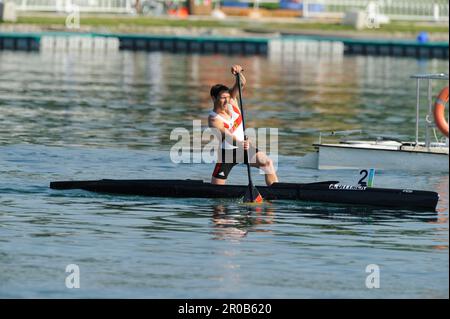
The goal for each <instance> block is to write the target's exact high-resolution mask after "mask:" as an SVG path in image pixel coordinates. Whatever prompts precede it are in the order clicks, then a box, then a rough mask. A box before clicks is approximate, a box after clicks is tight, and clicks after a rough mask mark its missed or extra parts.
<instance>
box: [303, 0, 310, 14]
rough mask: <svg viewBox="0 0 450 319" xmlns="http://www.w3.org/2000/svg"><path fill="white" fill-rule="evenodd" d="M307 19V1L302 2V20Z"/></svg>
mask: <svg viewBox="0 0 450 319" xmlns="http://www.w3.org/2000/svg"><path fill="white" fill-rule="evenodd" d="M308 17H309V12H308V1H307V0H304V1H303V18H308Z"/></svg>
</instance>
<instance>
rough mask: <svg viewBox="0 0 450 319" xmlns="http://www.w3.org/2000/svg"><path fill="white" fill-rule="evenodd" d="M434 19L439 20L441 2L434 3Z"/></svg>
mask: <svg viewBox="0 0 450 319" xmlns="http://www.w3.org/2000/svg"><path fill="white" fill-rule="evenodd" d="M433 19H434V21H436V22H437V21H439V4H437V3H435V4H433Z"/></svg>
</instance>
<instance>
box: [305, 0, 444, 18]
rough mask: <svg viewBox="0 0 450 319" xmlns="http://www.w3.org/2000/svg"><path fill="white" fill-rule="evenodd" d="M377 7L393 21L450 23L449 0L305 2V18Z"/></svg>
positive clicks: (306, 0)
mask: <svg viewBox="0 0 450 319" xmlns="http://www.w3.org/2000/svg"><path fill="white" fill-rule="evenodd" d="M369 5H372V6H373V5H374V6H376V7H377V10H378V13H379V14H382V15H386V16H387V17H389V18H390V19H392V20H411V21H444V22H445V21H449V19H448V16H449V3H448V1H447V0H435V1H433V0H372V1H371V0H303V16H304V17H338V18H340V17H343V15H344V13H345V12H346V11H349V10H353V9H357V10H367V9H368V7H369Z"/></svg>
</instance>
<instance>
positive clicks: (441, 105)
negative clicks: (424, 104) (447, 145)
mask: <svg viewBox="0 0 450 319" xmlns="http://www.w3.org/2000/svg"><path fill="white" fill-rule="evenodd" d="M447 102H448V86H446V87H445V88H443V89H442V91H441V92H440V93H439V95H438V97H437V99H436V102H435V103H434V110H433V113H434V122H435V123H436V126H437V127H438V129H439V130H440V131H441V132H442V134H444V135H445V136H447V137H448V123H447V121H446V119H445V104H447Z"/></svg>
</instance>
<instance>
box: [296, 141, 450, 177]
mask: <svg viewBox="0 0 450 319" xmlns="http://www.w3.org/2000/svg"><path fill="white" fill-rule="evenodd" d="M315 146H316V147H317V148H318V151H317V152H316V153H314V154H308V156H306V157H304V158H303V159H301V160H300V166H302V167H308V168H316V169H322V170H327V169H361V168H375V169H378V170H394V169H395V170H406V171H422V172H436V173H437V172H442V173H445V172H447V173H448V171H449V160H448V159H449V156H448V154H445V153H431V152H420V151H411V150H393V149H381V148H367V147H357V146H354V145H350V146H343V145H339V144H336V145H333V144H319V145H315Z"/></svg>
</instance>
